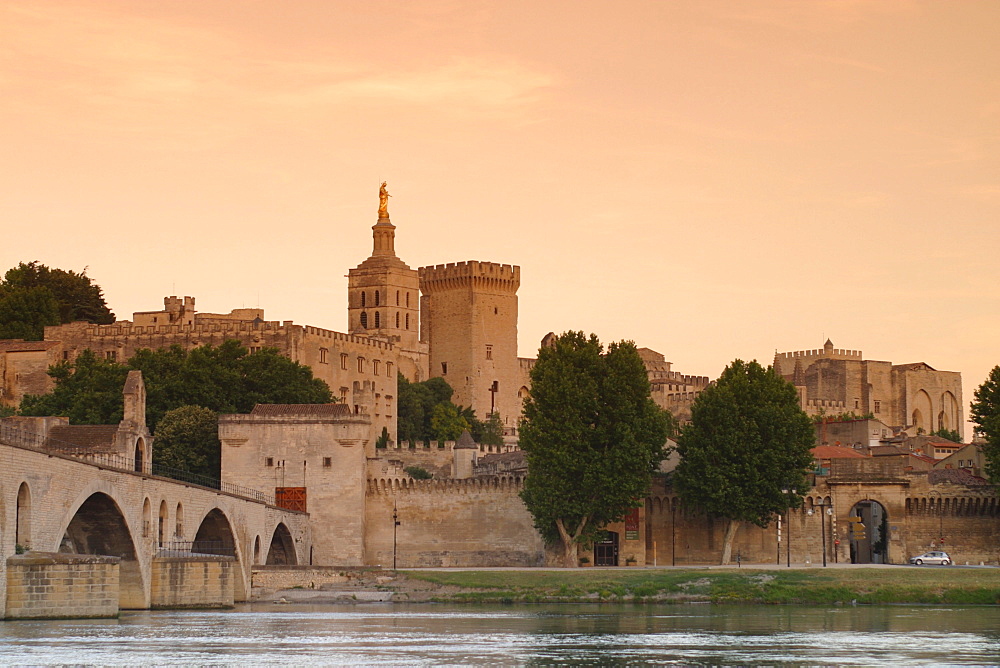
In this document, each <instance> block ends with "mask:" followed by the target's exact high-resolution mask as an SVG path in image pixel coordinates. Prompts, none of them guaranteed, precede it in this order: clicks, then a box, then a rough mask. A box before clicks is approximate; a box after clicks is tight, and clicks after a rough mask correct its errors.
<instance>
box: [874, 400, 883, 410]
mask: <svg viewBox="0 0 1000 668" xmlns="http://www.w3.org/2000/svg"><path fill="white" fill-rule="evenodd" d="M875 412H876V413H881V412H882V402H881V401H879V400H878V399H876V400H875Z"/></svg>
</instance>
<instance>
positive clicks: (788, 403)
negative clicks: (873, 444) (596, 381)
mask: <svg viewBox="0 0 1000 668" xmlns="http://www.w3.org/2000/svg"><path fill="white" fill-rule="evenodd" d="M814 440H815V434H814V430H813V425H812V421H811V420H810V419H809V417H808V416H807V415H806V414H805V413H804V412H803V411H802V409H801V408H800V407H799V398H798V395H797V394H796V392H795V388H794V387H793V386H792V385H791V383H788V382H787V381H785V380H784V379H783V378H781V376H779V375H778V374H776V373H775V372H774V370H773V369H771V368H767V369H764V368H763V367H762V366H761V365H760V364H758V363H757V362H756V361H754V362H750V363H746V362H743V361H742V360H735V361H734V362H733V363H732V364H730V365H729V366H728V367H726V369H725V370H724V371H723V372H722V375H721V376H719V379H718V380H717V381H716V382H715V384H713V385H710V386H708V387H707V388H705V390H703V391H702V392H701V393H700V394H699V395H698V397H697V398H696V399H695V400H694V404H693V405H692V407H691V422H690V424H688V425H686V426H685V427H684V429H683V430H682V431H681V435H680V438H679V440H678V442H677V451H678V453H679V454H680V461H679V463H678V465H677V469H676V471H675V472H674V478H673V479H674V484H675V485H676V487H677V490H678V492H679V494H680V496H681V499H682V500H683V501H684V503H685V504H686V505H689V506H692V507H700V508H702V509H704V510H705V512H707V513H708V514H709V515H710V516H712V517H718V518H723V519H726V520H728V521H729V522H728V525H727V527H726V535H725V539H724V541H723V548H722V563H723V564H728V563H729V559H730V555H731V553H732V545H733V539H734V538H735V536H736V532H737V531H738V529H739V528H740V526H741V525H742V523H743V522H750V523H752V524H755V525H757V526H761V527H763V526H767V524H768V522H770V521H771V520H772V519H773V518H774V516H775V515H776V514H778V513H781V512H783V511H784V510H786V509H787V508H788V507H789V505H790V504H791V505H792V506H797V505H799V504H800V503H801V502H802V496H801V494H799V493H798V492H801V491H803V490H805V489H806V488H807V482H806V473H807V471H808V470H809V469H810V468H811V466H812V461H813V458H812V453H811V452H810V449H811V448H812V446H813V442H814ZM793 489H794V490H797V492H796V494H791V493H790V492H789V493H786V492H783V491H782V490H793Z"/></svg>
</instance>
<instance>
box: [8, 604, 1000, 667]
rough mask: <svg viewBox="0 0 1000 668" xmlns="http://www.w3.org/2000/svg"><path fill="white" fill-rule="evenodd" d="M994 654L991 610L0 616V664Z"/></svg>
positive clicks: (354, 609) (402, 609)
mask: <svg viewBox="0 0 1000 668" xmlns="http://www.w3.org/2000/svg"><path fill="white" fill-rule="evenodd" d="M996 663H1000V608H996V607H981V608H979V607H977V608H969V607H949V606H923V607H902V606H888V607H867V606H858V607H852V606H845V607H833V608H814V607H798V606H714V605H699V604H687V605H613V604H590V605H544V604H543V605H512V606H482V605H463V606H453V605H443V604H421V605H418V604H410V605H406V604H364V605H344V606H338V605H324V606H310V605H281V606H279V605H274V604H254V605H246V606H241V607H238V608H237V609H236V610H231V611H219V612H174V611H169V612H168V611H164V612H131V613H123V614H122V616H121V618H120V619H118V620H84V621H81V620H76V621H12V622H2V623H0V665H24V664H33V665H38V664H75V665H81V664H97V665H123V664H127V665H139V664H144V665H184V664H186V665H195V664H197V665H205V664H212V665H240V666H245V665H261V664H268V665H273V664H287V665H306V664H309V665H317V664H320V665H368V664H384V665H397V666H407V665H413V666H421V665H423V666H430V665H434V666H439V665H481V664H493V665H545V666H550V665H575V666H578V665H601V666H608V665H623V666H624V665H641V664H659V665H663V664H674V665H678V664H683V665H691V664H695V665H734V664H739V665H769V666H774V665H782V666H796V665H817V664H825V665H869V666H873V665H897V666H898V665H910V666H912V665H962V664H965V665H984V664H996Z"/></svg>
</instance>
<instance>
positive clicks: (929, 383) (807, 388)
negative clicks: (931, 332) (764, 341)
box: [774, 339, 964, 436]
mask: <svg viewBox="0 0 1000 668" xmlns="http://www.w3.org/2000/svg"><path fill="white" fill-rule="evenodd" d="M774 368H775V369H776V370H777V371H778V373H780V374H781V375H782V376H783V377H784V378H785V379H786V380H788V381H790V382H791V383H792V384H793V385H795V387H796V389H797V390H798V391H799V398H800V401H801V404H802V409H803V410H804V411H806V412H807V413H809V414H810V415H821V414H823V415H836V414H840V413H856V414H858V415H864V414H868V413H871V414H872V415H873V416H874V417H875V419H877V420H880V421H882V422H883V423H885V424H886V425H889V426H890V427H893V428H894V429H895V430H896V431H905V432H907V433H908V434H910V435H911V436H916V435H918V434H929V433H931V432H934V431H937V430H939V429H948V430H953V431H957V432H958V433H959V434H962V431H963V425H964V420H963V418H962V374H961V373H959V372H957V371H938V370H936V369H934V368H933V367H931V366H930V365H929V364H927V363H925V362H916V363H913V364H893V363H891V362H881V361H876V360H866V359H864V358H863V356H862V354H861V351H860V350H841V349H838V348H834V347H833V342H831V341H830V340H829V339H827V341H826V343H825V344H824V345H823V347H822V348H821V349H817V350H799V351H795V352H786V353H775V355H774Z"/></svg>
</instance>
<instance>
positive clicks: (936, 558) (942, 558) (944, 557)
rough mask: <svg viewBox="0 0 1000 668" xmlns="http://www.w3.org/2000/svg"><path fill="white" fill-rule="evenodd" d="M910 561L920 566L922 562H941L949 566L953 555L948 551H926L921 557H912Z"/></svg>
mask: <svg viewBox="0 0 1000 668" xmlns="http://www.w3.org/2000/svg"><path fill="white" fill-rule="evenodd" d="M910 563H911V564H916V565H917V566H920V565H921V564H941V565H942V566H947V565H948V564H950V563H951V557H949V556H948V553H947V552H924V553H923V554H921V555H920V556H919V557H910Z"/></svg>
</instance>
